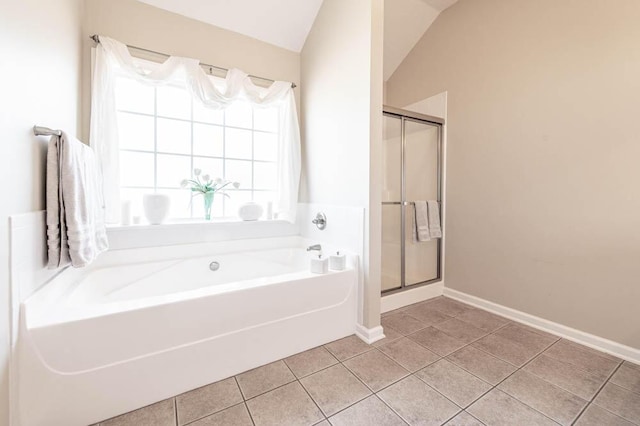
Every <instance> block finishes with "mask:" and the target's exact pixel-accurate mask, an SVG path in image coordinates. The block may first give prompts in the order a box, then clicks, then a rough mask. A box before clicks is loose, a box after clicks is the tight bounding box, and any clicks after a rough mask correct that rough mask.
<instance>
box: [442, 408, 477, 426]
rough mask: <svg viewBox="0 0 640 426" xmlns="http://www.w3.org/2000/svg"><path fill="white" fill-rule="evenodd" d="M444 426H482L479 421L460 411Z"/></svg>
mask: <svg viewBox="0 0 640 426" xmlns="http://www.w3.org/2000/svg"><path fill="white" fill-rule="evenodd" d="M444 426H483V425H482V422H480V420H478V419H476V418H475V417H473V416H472V415H471V414H469V413H467V412H466V411H462V412H461V413H460V414H458V415H457V416H455V417H454V418H452V419H451V420H449V421H448V422H447V423H445V424H444Z"/></svg>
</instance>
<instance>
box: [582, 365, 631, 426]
mask: <svg viewBox="0 0 640 426" xmlns="http://www.w3.org/2000/svg"><path fill="white" fill-rule="evenodd" d="M622 364H623V363H622V362H621V363H619V364H618V366H617V367H616V368H614V369H613V371H612V372H611V373H610V374H609V376H608V377H607V378H606V379H605V381H604V382H603V383H602V385H600V387H599V388H598V390H597V391H596V393H594V394H593V396H592V397H591V399H590V400H588V401H587V405H585V406H584V407H582V410H580V412H579V413H578V415H577V416H576V417H575V419H574V420H573V422H571V424H572V425H573V424H575V423H576V422H577V421H578V419H579V418H580V417H582V415H583V414H584V412H585V411H586V410H587V408H588V407H589V406H590V405H591V404H594V401H595V400H596V398H597V397H598V395H599V394H600V392H602V389H604V387H605V386H606V385H607V383H609V382H610V381H611V378H612V377H613V376H614V374H616V373H617V372H618V370H619V369H620V367H621V366H622ZM614 384H615V383H614ZM595 405H598V404H595ZM598 407H600V406H599V405H598ZM601 408H602V409H604V410H606V411H609V410H607V409H606V408H604V407H601ZM609 412H610V413H611V414H614V415H616V416H618V415H617V414H616V413H613V412H611V411H609ZM618 417H620V418H624V417H622V416H618ZM625 420H626V419H625Z"/></svg>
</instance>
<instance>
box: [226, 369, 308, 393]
mask: <svg viewBox="0 0 640 426" xmlns="http://www.w3.org/2000/svg"><path fill="white" fill-rule="evenodd" d="M236 379H238V384H239V385H240V390H242V394H243V395H244V397H245V399H249V398H253V397H254V396H257V395H260V394H261V393H265V392H267V391H270V390H272V389H275V388H277V387H278V386H282V385H284V384H286V383H289V382H292V381H294V380H295V379H296V377H295V376H294V375H293V373H292V372H291V370H289V367H287V365H286V364H285V363H284V361H282V360H280V361H276V362H272V363H271V364H267V365H263V366H262V367H258V368H254V369H253V370H249V371H247V372H246V373H242V374H238V375H237V376H236Z"/></svg>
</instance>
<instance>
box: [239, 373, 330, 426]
mask: <svg viewBox="0 0 640 426" xmlns="http://www.w3.org/2000/svg"><path fill="white" fill-rule="evenodd" d="M247 406H248V407H249V412H250V413H251V417H252V418H253V421H254V423H255V424H256V426H263V425H273V426H280V425H312V424H315V423H318V422H320V421H322V419H323V417H324V416H323V415H322V413H321V412H320V410H319V409H318V407H317V406H316V404H314V402H313V400H312V399H311V398H310V397H309V395H308V394H307V392H305V390H304V389H303V388H302V386H301V385H300V383H298V382H293V383H289V384H288V385H285V386H282V387H280V388H278V389H275V390H272V391H271V392H268V393H265V394H262V395H260V396H258V397H257V398H253V399H251V400H249V401H247Z"/></svg>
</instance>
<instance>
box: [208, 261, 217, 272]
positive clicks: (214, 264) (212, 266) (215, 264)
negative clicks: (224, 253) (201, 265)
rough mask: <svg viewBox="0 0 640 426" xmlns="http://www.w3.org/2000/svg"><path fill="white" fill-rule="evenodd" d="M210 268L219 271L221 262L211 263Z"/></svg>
mask: <svg viewBox="0 0 640 426" xmlns="http://www.w3.org/2000/svg"><path fill="white" fill-rule="evenodd" d="M209 269H211V270H212V271H217V270H218V269H220V264H219V263H218V262H211V263H210V264H209Z"/></svg>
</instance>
